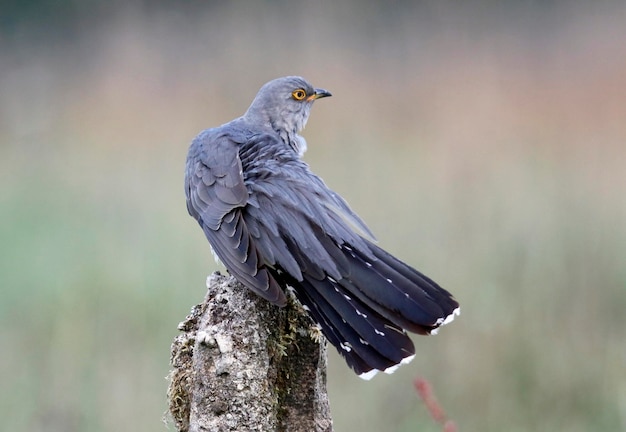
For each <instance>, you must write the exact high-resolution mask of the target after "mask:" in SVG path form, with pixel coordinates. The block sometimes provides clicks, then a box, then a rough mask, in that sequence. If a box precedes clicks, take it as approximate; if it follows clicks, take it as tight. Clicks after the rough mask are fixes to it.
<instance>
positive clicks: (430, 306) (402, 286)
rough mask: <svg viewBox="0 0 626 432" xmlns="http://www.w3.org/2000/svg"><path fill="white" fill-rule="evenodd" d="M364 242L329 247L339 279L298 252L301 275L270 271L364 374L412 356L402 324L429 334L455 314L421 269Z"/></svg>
mask: <svg viewBox="0 0 626 432" xmlns="http://www.w3.org/2000/svg"><path fill="white" fill-rule="evenodd" d="M364 241H366V242H367V240H364ZM287 244H288V245H289V241H287ZM367 246H368V247H369V249H370V250H368V251H366V252H367V253H364V252H362V251H360V250H358V249H356V248H353V247H352V246H351V245H348V244H344V245H341V246H339V247H337V245H335V246H334V248H329V249H330V250H331V251H332V252H331V253H332V258H333V259H334V260H335V262H336V263H337V264H338V265H337V267H336V268H337V271H338V272H339V273H341V277H340V278H335V277H334V275H329V274H328V273H325V272H324V271H323V270H322V269H321V268H320V267H318V266H316V265H315V264H313V263H312V262H310V261H309V260H308V259H307V258H308V257H306V256H305V255H304V254H300V255H299V256H298V260H299V262H300V263H301V265H302V267H301V268H302V279H301V280H297V279H295V278H294V277H293V276H291V275H289V273H285V272H280V274H279V273H278V272H276V271H272V274H273V275H274V276H275V277H276V279H277V280H281V281H282V282H284V283H285V284H287V285H289V286H291V287H293V289H294V292H295V294H296V297H297V298H298V299H299V300H300V302H301V303H302V304H303V306H304V308H305V309H306V310H307V311H308V312H309V315H310V316H311V318H312V319H313V321H315V322H316V323H317V324H318V325H319V327H320V329H321V331H322V333H323V334H324V335H325V336H326V338H327V339H328V341H329V342H330V343H331V344H332V345H333V346H334V347H335V348H336V349H337V351H338V352H339V354H341V355H342V356H343V357H344V359H345V360H346V362H347V363H348V365H349V366H350V367H351V368H352V369H353V370H354V371H355V372H356V373H357V374H359V375H360V376H362V377H363V378H366V379H369V378H371V377H372V376H373V375H374V373H375V372H376V371H385V372H389V373H390V372H393V371H394V370H395V368H396V367H397V365H399V364H402V363H407V362H408V361H410V360H411V359H412V358H413V357H414V355H415V347H414V345H413V342H412V341H411V339H410V337H409V336H408V335H407V333H406V331H405V330H404V329H406V330H409V331H412V332H415V333H420V334H430V333H432V332H434V331H435V329H437V328H438V327H439V326H440V325H442V324H445V323H447V322H448V320H450V319H451V317H452V316H454V314H456V313H458V303H457V302H456V301H455V300H454V299H453V298H452V296H451V295H450V293H448V292H447V291H446V290H444V289H443V288H441V287H439V285H437V284H436V283H435V282H433V281H432V280H430V279H428V278H427V277H426V276H424V275H423V274H422V273H420V272H418V271H417V270H415V269H413V268H412V267H410V266H408V265H406V264H404V263H403V262H401V261H400V260H398V259H397V258H395V257H393V256H392V255H390V254H388V253H387V252H385V251H384V250H382V249H380V248H379V247H378V246H376V245H374V244H372V243H369V242H367ZM307 270H310V271H307ZM331 273H333V272H331Z"/></svg>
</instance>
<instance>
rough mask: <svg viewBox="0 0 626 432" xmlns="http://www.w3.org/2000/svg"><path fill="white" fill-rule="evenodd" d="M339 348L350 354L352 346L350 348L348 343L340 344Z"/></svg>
mask: <svg viewBox="0 0 626 432" xmlns="http://www.w3.org/2000/svg"><path fill="white" fill-rule="evenodd" d="M339 346H340V347H341V349H342V350H344V351H346V352H350V351H352V346H350V343H349V342H343V343H342V342H340V343H339Z"/></svg>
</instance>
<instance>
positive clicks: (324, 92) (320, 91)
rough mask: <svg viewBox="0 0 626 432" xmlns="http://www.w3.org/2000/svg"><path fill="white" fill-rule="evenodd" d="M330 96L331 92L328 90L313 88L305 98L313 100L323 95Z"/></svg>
mask: <svg viewBox="0 0 626 432" xmlns="http://www.w3.org/2000/svg"><path fill="white" fill-rule="evenodd" d="M328 96H332V94H331V93H330V92H329V91H328V90H324V89H315V93H313V94H312V95H311V96H309V97H308V98H307V99H306V100H308V101H314V100H315V99H320V98H324V97H328Z"/></svg>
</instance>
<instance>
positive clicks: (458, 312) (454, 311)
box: [435, 308, 461, 326]
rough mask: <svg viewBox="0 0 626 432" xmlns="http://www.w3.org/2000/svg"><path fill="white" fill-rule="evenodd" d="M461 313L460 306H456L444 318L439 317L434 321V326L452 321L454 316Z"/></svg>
mask: <svg viewBox="0 0 626 432" xmlns="http://www.w3.org/2000/svg"><path fill="white" fill-rule="evenodd" d="M459 315H461V308H456V309H454V310H453V311H452V313H451V314H450V315H448V316H447V317H444V318H439V319H438V320H437V322H435V325H436V326H442V325H446V324H449V323H451V322H452V321H454V317H456V316H459Z"/></svg>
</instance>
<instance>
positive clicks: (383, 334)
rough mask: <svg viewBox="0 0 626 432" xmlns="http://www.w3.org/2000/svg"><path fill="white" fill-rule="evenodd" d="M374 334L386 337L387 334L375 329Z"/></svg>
mask: <svg viewBox="0 0 626 432" xmlns="http://www.w3.org/2000/svg"><path fill="white" fill-rule="evenodd" d="M374 332H376V334H377V335H379V336H385V333H383V332H381V331H380V330H378V329H374Z"/></svg>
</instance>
